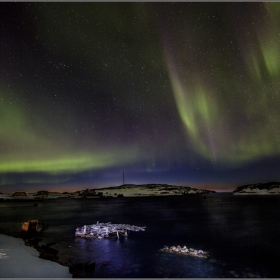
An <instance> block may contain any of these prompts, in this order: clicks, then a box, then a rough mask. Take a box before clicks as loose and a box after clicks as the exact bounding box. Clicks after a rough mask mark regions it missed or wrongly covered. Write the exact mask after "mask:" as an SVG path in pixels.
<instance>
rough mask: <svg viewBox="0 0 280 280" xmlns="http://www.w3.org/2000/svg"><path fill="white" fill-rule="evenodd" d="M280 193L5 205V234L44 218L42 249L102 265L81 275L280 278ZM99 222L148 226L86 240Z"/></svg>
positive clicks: (0, 210) (0, 209)
mask: <svg viewBox="0 0 280 280" xmlns="http://www.w3.org/2000/svg"><path fill="white" fill-rule="evenodd" d="M279 213H280V196H232V195H189V196H173V197H140V198H114V199H69V200H68V199H67V200H66V199H57V200H45V201H44V202H41V203H39V205H38V207H34V206H33V203H32V202H14V203H13V202H10V203H7V202H5V203H4V202H1V203H0V215H1V216H0V233H3V234H9V235H13V234H15V233H17V232H19V229H20V227H21V222H23V221H27V220H30V219H39V220H43V221H44V222H45V223H46V224H47V226H48V227H47V228H46V229H45V230H44V231H43V232H42V233H40V235H39V237H40V238H42V239H43V241H42V242H41V243H40V245H43V244H46V243H49V242H56V244H55V245H53V246H52V247H53V248H56V249H58V250H59V252H60V253H59V261H61V262H63V263H65V264H68V265H70V264H71V263H85V262H88V261H95V262H96V270H95V272H89V273H84V274H81V275H80V277H90V278H93V277H98V278H103V277H106V278H108V277H122V278H124V277H129V278H134V277H143V278H146V277H149V278H150V277H161V278H162V277H182V278H200V277H204V278H206V277H211V278H216V277H218V278H223V277H254V278H256V277H277V278H278V277H280V266H279V259H280V241H279V240H280V215H279ZM97 221H99V222H112V223H125V224H133V225H136V226H146V231H144V232H142V231H141V232H129V234H128V237H121V238H120V240H118V239H117V238H115V237H112V238H110V239H101V240H100V239H94V240H89V239H83V238H79V237H75V229H76V228H77V227H78V226H83V225H85V224H86V225H89V224H93V223H96V222H97ZM164 245H167V246H171V245H175V246H177V245H180V246H183V245H186V246H187V247H192V248H195V249H202V250H205V251H208V252H209V254H210V256H209V258H207V259H201V258H194V257H189V256H182V255H175V254H169V253H163V252H160V251H159V250H160V249H161V248H163V247H164Z"/></svg>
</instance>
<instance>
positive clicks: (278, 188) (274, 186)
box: [232, 182, 280, 195]
mask: <svg viewBox="0 0 280 280" xmlns="http://www.w3.org/2000/svg"><path fill="white" fill-rule="evenodd" d="M232 194H233V195H248V194H255V195H258V194H259V195H273V194H280V183H277V182H270V183H265V184H262V183H260V184H251V185H245V186H241V187H237V188H236V189H235V190H234V191H233V193H232Z"/></svg>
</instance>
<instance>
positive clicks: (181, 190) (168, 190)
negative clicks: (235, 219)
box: [95, 184, 215, 197]
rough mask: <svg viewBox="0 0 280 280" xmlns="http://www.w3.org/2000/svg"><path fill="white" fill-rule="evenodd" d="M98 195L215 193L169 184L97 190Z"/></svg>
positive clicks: (125, 186) (132, 195) (122, 186)
mask: <svg viewBox="0 0 280 280" xmlns="http://www.w3.org/2000/svg"><path fill="white" fill-rule="evenodd" d="M95 191H96V193H99V194H102V196H103V197H117V196H126V197H135V196H166V195H187V194H207V193H215V192H214V191H208V190H201V189H195V188H191V187H183V186H175V185H167V184H144V185H133V184H129V185H121V186H118V187H110V188H102V189H95Z"/></svg>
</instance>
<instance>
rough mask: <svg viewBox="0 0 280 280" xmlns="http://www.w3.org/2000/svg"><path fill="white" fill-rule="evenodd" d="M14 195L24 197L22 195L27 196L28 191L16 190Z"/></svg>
mask: <svg viewBox="0 0 280 280" xmlns="http://www.w3.org/2000/svg"><path fill="white" fill-rule="evenodd" d="M12 196H17V197H19V196H20V197H22V196H27V194H26V192H14V193H13V194H12Z"/></svg>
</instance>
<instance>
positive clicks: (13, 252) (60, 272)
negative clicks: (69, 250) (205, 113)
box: [0, 234, 73, 278]
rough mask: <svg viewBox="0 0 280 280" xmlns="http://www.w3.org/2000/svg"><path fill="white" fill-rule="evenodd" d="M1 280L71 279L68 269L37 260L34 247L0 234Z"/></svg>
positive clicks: (37, 254) (43, 260)
mask: <svg viewBox="0 0 280 280" xmlns="http://www.w3.org/2000/svg"><path fill="white" fill-rule="evenodd" d="M0 277H1V278H73V275H72V274H71V273H70V272H69V267H67V266H63V265H61V264H59V263H58V262H56V261H50V260H46V259H41V258H39V252H38V251H37V250H36V248H34V247H29V246H26V245H25V244H24V240H23V239H21V238H17V237H12V236H9V235H4V234H0Z"/></svg>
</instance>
